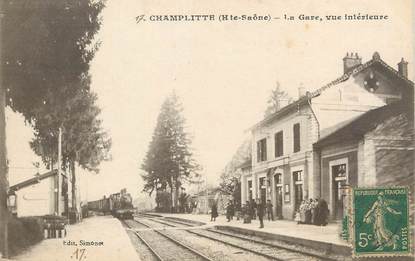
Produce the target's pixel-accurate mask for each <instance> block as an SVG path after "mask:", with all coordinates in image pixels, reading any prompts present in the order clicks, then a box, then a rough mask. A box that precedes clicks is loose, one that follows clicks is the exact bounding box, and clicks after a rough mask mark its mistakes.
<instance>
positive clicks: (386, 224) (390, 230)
mask: <svg viewBox="0 0 415 261" xmlns="http://www.w3.org/2000/svg"><path fill="white" fill-rule="evenodd" d="M408 193H409V190H408V188H406V187H390V188H354V189H353V192H352V201H351V203H352V206H351V209H352V227H351V228H352V235H351V236H352V245H353V256H354V257H368V256H372V257H374V256H407V255H411V243H410V238H411V236H410V226H409V224H410V222H409V208H408V207H409V203H408V202H409V195H408Z"/></svg>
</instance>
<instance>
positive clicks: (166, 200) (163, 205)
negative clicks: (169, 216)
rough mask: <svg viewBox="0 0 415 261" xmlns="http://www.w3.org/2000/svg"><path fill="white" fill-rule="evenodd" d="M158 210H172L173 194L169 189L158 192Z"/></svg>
mask: <svg viewBox="0 0 415 261" xmlns="http://www.w3.org/2000/svg"><path fill="white" fill-rule="evenodd" d="M156 204H157V206H156V212H170V210H171V205H172V202H171V195H170V193H168V192H167V191H157V193H156Z"/></svg>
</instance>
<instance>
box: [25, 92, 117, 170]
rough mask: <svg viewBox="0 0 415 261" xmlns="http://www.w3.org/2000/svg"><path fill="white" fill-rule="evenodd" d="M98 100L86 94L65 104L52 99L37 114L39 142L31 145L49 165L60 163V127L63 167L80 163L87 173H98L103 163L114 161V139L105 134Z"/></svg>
mask: <svg viewBox="0 0 415 261" xmlns="http://www.w3.org/2000/svg"><path fill="white" fill-rule="evenodd" d="M96 100H97V97H96V95H95V94H94V93H91V92H88V91H86V90H82V91H79V92H78V93H76V94H75V95H74V96H73V97H67V98H66V100H65V103H64V104H59V103H57V101H56V100H55V99H53V98H51V99H50V100H49V101H48V102H47V103H46V104H45V105H44V106H43V107H41V108H39V109H37V110H36V113H35V115H36V120H35V121H34V126H33V127H34V130H35V138H34V139H33V140H32V142H31V144H30V145H31V147H32V149H33V150H34V151H35V152H36V154H38V155H40V156H41V157H42V160H43V161H44V162H45V163H46V164H48V163H49V162H50V160H53V161H55V162H56V160H57V159H56V156H57V146H56V144H57V138H58V137H57V136H58V132H57V131H56V130H58V128H59V127H61V128H62V133H63V135H62V143H63V144H62V161H63V166H68V164H70V163H72V162H78V164H79V165H80V166H81V167H83V168H85V169H87V170H90V171H97V166H98V165H99V163H100V162H101V161H102V160H107V159H109V158H110V155H109V150H110V148H111V139H110V138H109V137H108V136H107V134H106V132H105V131H103V130H102V127H101V120H100V119H99V118H98V116H99V113H100V111H101V110H100V109H99V108H98V106H97V105H96ZM51 130H55V131H51Z"/></svg>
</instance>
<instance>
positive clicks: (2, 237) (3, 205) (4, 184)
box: [0, 0, 9, 258]
mask: <svg viewBox="0 0 415 261" xmlns="http://www.w3.org/2000/svg"><path fill="white" fill-rule="evenodd" d="M3 9H4V1H2V0H0V243H2V244H1V246H0V251H1V253H2V255H3V257H5V258H8V255H9V254H8V249H9V246H8V232H7V230H8V229H7V223H8V217H9V213H8V209H7V191H8V188H9V182H8V166H7V146H6V115H5V109H6V88H5V86H4V83H3V64H4V61H3V42H4V37H3V32H2V29H3V19H4V10H3Z"/></svg>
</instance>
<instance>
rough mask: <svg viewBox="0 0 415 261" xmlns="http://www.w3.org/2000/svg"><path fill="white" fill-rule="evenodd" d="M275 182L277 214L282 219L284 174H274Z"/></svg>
mask: <svg viewBox="0 0 415 261" xmlns="http://www.w3.org/2000/svg"><path fill="white" fill-rule="evenodd" d="M274 182H275V216H276V217H277V219H282V174H280V173H277V174H275V175H274Z"/></svg>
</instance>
